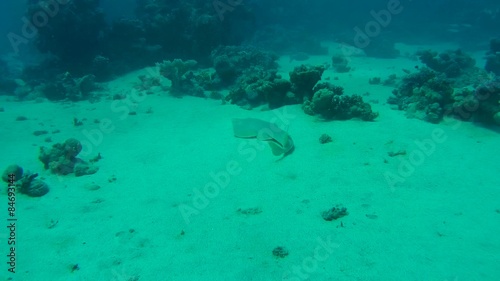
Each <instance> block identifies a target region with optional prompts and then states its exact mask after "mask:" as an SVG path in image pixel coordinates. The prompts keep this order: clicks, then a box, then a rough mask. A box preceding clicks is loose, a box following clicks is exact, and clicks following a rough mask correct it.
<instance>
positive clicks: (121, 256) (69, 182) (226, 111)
mask: <svg viewBox="0 0 500 281" xmlns="http://www.w3.org/2000/svg"><path fill="white" fill-rule="evenodd" d="M324 61H325V62H329V58H328V57H322V58H317V57H313V58H311V62H314V63H321V62H324ZM280 63H281V64H282V67H283V69H282V71H283V73H287V72H288V71H289V70H290V69H291V68H293V66H295V65H298V64H300V62H293V63H289V62H288V58H283V59H282V60H281V61H280ZM415 64H417V63H416V62H415V61H411V60H409V59H408V60H405V59H397V60H377V59H370V58H365V57H353V58H352V61H351V65H352V66H354V67H355V69H354V70H353V71H352V72H349V73H345V74H335V73H333V72H332V70H327V71H326V72H325V74H324V77H323V78H324V79H328V77H330V78H331V79H332V80H330V82H333V83H335V84H337V85H340V86H343V87H345V92H346V94H353V93H357V94H363V93H366V92H369V93H370V95H369V96H365V97H364V98H365V99H366V100H378V101H379V103H378V104H373V107H374V109H375V110H376V111H379V112H380V116H379V118H377V120H376V121H375V122H362V121H357V120H351V121H332V122H321V121H319V120H317V119H316V118H314V117H311V116H308V115H306V114H304V113H303V112H302V110H301V109H300V106H289V107H286V108H285V109H280V110H278V111H279V112H283V110H286V111H287V112H288V114H291V115H292V116H290V118H289V119H288V121H289V122H290V125H289V133H290V135H291V136H292V138H293V139H294V142H295V145H296V150H295V152H294V153H293V154H291V155H290V156H288V157H286V158H285V159H283V160H282V161H278V162H276V161H275V159H276V158H275V157H274V156H272V154H271V151H270V149H269V147H267V146H263V148H262V150H256V149H255V148H254V149H253V152H255V157H254V159H248V157H249V155H248V154H241V153H239V152H238V147H239V145H245V147H244V149H250V148H251V147H252V146H250V145H261V144H260V143H257V142H249V143H246V142H248V141H245V140H241V139H236V138H234V137H233V136H232V129H231V118H233V117H256V118H261V119H265V120H271V118H273V117H275V116H276V115H275V114H274V113H273V112H270V111H267V112H266V111H258V110H254V111H246V110H243V109H240V108H238V107H236V106H232V105H221V104H220V102H218V101H213V100H204V99H199V98H193V97H184V98H182V99H176V98H172V97H169V96H168V94H167V93H159V94H158V95H149V96H147V97H146V99H145V100H144V101H142V102H139V103H138V104H137V106H134V108H133V109H132V110H136V111H137V115H136V116H129V115H124V119H123V120H121V119H120V117H121V116H122V115H121V114H122V113H121V112H113V111H112V110H111V109H110V107H111V103H112V101H109V100H103V101H101V102H99V103H95V104H90V103H87V102H81V103H76V104H73V105H70V104H68V105H65V104H59V103H50V102H42V103H34V102H23V103H19V102H10V101H3V102H2V103H1V106H2V107H4V109H5V112H1V113H0V120H1V121H2V124H4V125H3V126H2V127H1V129H0V130H1V131H0V132H1V136H2V144H3V145H2V146H1V147H0V152H1V154H2V161H1V165H0V167H1V168H2V169H3V168H4V167H6V166H7V165H8V164H12V163H17V164H19V165H21V166H23V167H24V168H25V169H27V170H32V171H36V172H39V173H40V175H41V177H43V178H44V179H45V180H46V182H47V183H48V184H49V185H50V186H51V190H50V192H49V193H48V194H47V195H45V196H43V197H41V198H30V197H27V196H25V195H22V194H18V196H17V201H16V204H17V216H18V222H17V233H16V235H17V237H16V238H17V243H18V244H17V265H16V271H17V273H16V274H15V275H11V274H9V273H8V272H7V268H6V266H7V265H6V263H5V262H4V261H2V265H3V266H2V271H1V273H0V280H11V279H7V278H9V277H12V278H14V279H12V280H24V281H29V280H54V281H56V280H65V281H69V280H116V281H122V280H126V281H130V280H141V281H148V280H282V278H284V279H283V280H302V279H300V278H305V277H308V278H309V279H310V280H449V281H451V280H500V279H499V278H500V269H499V267H498V264H499V261H500V257H499V255H500V254H499V253H500V236H499V235H498V233H500V224H499V222H500V213H499V211H498V210H499V209H500V203H499V201H498V198H500V189H499V186H500V177H499V176H498V175H500V165H499V164H498V157H499V152H500V150H499V144H500V142H499V135H498V133H497V132H495V131H492V130H489V129H486V128H482V127H479V126H476V125H474V124H470V123H463V124H461V125H460V126H459V127H458V128H457V127H453V126H452V124H451V123H443V124H440V125H434V124H429V123H426V122H423V121H419V120H414V119H407V118H406V117H405V115H404V112H401V111H394V110H391V109H390V108H389V105H387V104H386V103H385V101H386V99H387V97H388V96H390V93H391V90H392V88H390V87H384V86H374V85H369V84H368V79H369V78H371V77H374V76H380V77H382V78H385V77H387V76H388V75H389V74H391V73H396V74H398V75H400V76H401V75H403V74H404V73H403V72H402V71H401V69H402V68H408V69H411V68H412V67H413V66H414V65H415ZM137 75H138V73H133V74H130V75H128V76H126V77H122V78H120V79H118V80H117V81H114V82H112V83H109V85H108V87H109V90H110V91H111V92H112V93H120V92H123V93H128V92H129V91H130V89H131V88H132V81H138V80H137V79H136V77H137ZM335 76H337V77H339V80H338V81H335V80H333V77H335ZM4 99H5V97H4ZM150 107H151V108H152V110H153V113H150V114H148V113H146V111H147V110H148V109H149V108H150ZM20 115H23V116H26V117H28V118H29V120H27V121H14V120H15V118H16V117H17V116H20ZM73 117H77V118H79V119H82V118H86V119H87V120H86V121H84V126H81V127H74V126H73ZM104 118H108V119H110V120H112V121H113V125H114V126H115V128H114V130H113V131H112V132H110V133H107V134H103V138H102V142H101V143H100V144H99V145H97V146H92V152H91V154H90V156H86V157H84V158H86V159H89V158H90V157H93V156H95V155H96V154H97V152H100V153H101V154H102V157H103V159H102V160H101V161H99V162H98V163H97V165H98V166H99V167H100V170H99V172H98V173H97V174H94V175H91V176H84V177H74V176H72V175H70V176H65V177H57V176H54V175H51V174H50V173H49V172H47V171H44V170H43V165H42V163H41V162H40V161H38V159H37V158H38V151H39V146H42V145H43V146H50V145H52V144H53V143H56V142H63V141H64V140H66V139H67V138H71V137H73V138H77V139H79V140H81V141H88V138H86V137H85V135H84V133H83V130H88V131H91V130H96V129H97V128H99V124H95V123H94V122H93V120H94V119H99V120H102V119H104ZM40 129H46V130H49V131H52V130H54V129H59V130H60V131H61V132H60V133H58V134H49V135H44V136H39V137H36V136H33V135H32V132H33V131H35V130H40ZM434 130H442V131H441V132H443V134H444V135H445V136H446V140H445V141H444V142H442V143H439V144H436V146H435V150H434V151H433V152H432V153H430V154H429V155H428V156H427V155H425V156H424V158H423V159H422V163H417V164H418V165H416V166H414V168H415V169H414V171H413V172H412V173H411V174H409V175H405V177H404V182H402V183H399V184H397V185H396V186H395V187H394V188H391V187H390V186H389V185H388V183H387V181H386V179H385V177H384V175H385V174H386V173H392V174H393V175H398V167H399V166H400V165H401V162H402V161H407V160H408V159H409V158H410V157H415V156H418V155H422V154H421V153H419V151H420V150H419V147H418V146H417V145H416V143H415V141H422V140H425V139H429V138H431V137H432V134H433V131H434ZM323 133H327V134H329V135H331V136H332V138H333V142H332V143H329V144H324V145H321V144H319V142H318V138H319V136H320V135H321V134H323ZM47 136H50V137H51V138H52V140H53V143H45V142H44V139H45V138H46V137H47ZM398 150H406V151H407V153H408V154H407V155H406V156H398V157H392V158H391V157H388V155H387V153H388V152H396V151H398ZM412 159H413V160H415V159H416V158H412ZM384 160H386V161H387V163H384ZM228 163H229V164H230V165H236V164H237V165H238V169H239V172H240V173H239V174H237V175H232V176H230V178H229V181H228V184H227V186H226V187H225V188H222V189H221V190H220V192H219V193H218V194H217V195H216V196H214V198H211V199H209V201H208V202H209V204H208V206H206V207H204V206H202V207H203V208H201V209H199V210H197V212H198V213H197V214H193V215H192V216H189V223H188V224H187V223H186V221H185V220H184V218H183V216H182V213H181V211H180V207H181V206H182V207H186V206H191V207H193V198H196V191H194V189H196V190H199V191H201V192H203V189H204V187H205V186H206V185H207V184H208V183H210V182H213V179H212V177H211V175H210V173H211V172H212V173H220V172H223V171H225V170H226V166H227V165H228ZM112 177H116V181H114V182H109V181H108V180H109V179H110V178H112ZM88 183H96V184H98V185H100V186H101V188H100V189H99V190H96V191H91V190H87V189H85V188H84V186H85V185H86V184H88ZM2 197H3V202H4V203H3V204H4V208H3V209H2V211H0V214H1V217H0V219H2V221H4V224H7V222H6V216H7V210H6V209H7V201H6V200H7V199H6V196H5V195H4V196H2ZM336 204H342V205H343V206H345V207H347V209H348V211H349V215H348V216H346V217H344V218H341V219H339V220H337V221H331V222H327V221H324V220H323V219H322V217H321V215H320V214H321V212H322V211H324V210H327V209H329V208H331V207H333V206H335V205H336ZM198 207H199V206H198ZM254 207H255V208H261V210H262V213H260V214H256V215H242V214H240V213H238V212H237V210H238V209H239V208H242V209H245V208H254ZM367 215H368V216H370V217H367ZM375 216H376V217H375ZM51 221H54V222H57V225H55V227H53V228H49V226H50V225H51ZM341 223H342V225H343V227H341ZM2 233H3V234H4V235H3V237H2V241H4V240H6V236H5V228H4V230H3V231H2ZM181 233H184V234H183V235H181ZM329 240H330V242H331V247H330V249H329V250H331V251H330V252H325V251H324V248H318V247H320V246H321V245H322V242H319V241H329ZM323 243H324V242H323ZM1 245H2V246H0V251H1V253H2V255H1V256H2V257H3V260H5V261H6V259H7V258H6V257H5V255H6V253H7V251H8V245H6V243H5V242H2V243H1ZM277 246H284V247H286V248H287V249H288V251H289V255H288V256H287V257H285V258H282V259H280V258H276V257H274V256H273V255H272V250H273V249H274V248H275V247H277ZM315 249H320V250H321V251H320V252H319V254H320V256H317V258H320V260H314V253H315ZM74 264H78V265H79V267H80V270H77V271H74V272H71V270H70V268H71V266H72V265H74ZM295 267H299V268H300V272H299V273H298V274H294V273H291V272H292V271H293V268H295Z"/></svg>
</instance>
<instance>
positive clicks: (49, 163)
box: [38, 138, 99, 176]
mask: <svg viewBox="0 0 500 281" xmlns="http://www.w3.org/2000/svg"><path fill="white" fill-rule="evenodd" d="M81 150H82V145H81V143H80V142H79V141H78V140H77V139H73V138H70V139H67V140H66V141H65V142H64V143H56V144H54V145H53V146H52V148H50V149H48V148H45V147H43V146H42V147H40V155H39V157H38V159H39V160H40V161H41V162H42V163H43V164H44V168H45V169H48V170H50V171H51V172H52V173H53V174H58V175H68V174H71V173H75V175H76V176H83V175H90V174H95V173H96V172H97V171H98V170H99V168H97V167H96V166H93V165H92V164H90V163H87V162H85V161H83V160H82V159H80V158H78V157H77V155H78V154H79V153H80V152H81Z"/></svg>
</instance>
